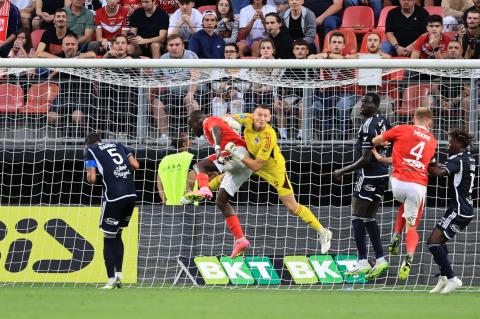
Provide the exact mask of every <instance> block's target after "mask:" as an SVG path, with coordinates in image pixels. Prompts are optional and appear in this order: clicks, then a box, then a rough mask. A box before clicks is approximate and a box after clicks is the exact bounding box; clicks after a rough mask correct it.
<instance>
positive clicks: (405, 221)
mask: <svg viewBox="0 0 480 319" xmlns="http://www.w3.org/2000/svg"><path fill="white" fill-rule="evenodd" d="M413 124H414V125H408V124H405V125H398V126H396V127H394V128H392V129H390V130H388V131H386V132H384V133H383V134H382V135H378V136H377V137H375V138H374V139H373V140H372V143H373V145H378V144H381V143H384V142H393V154H392V159H393V173H392V176H391V183H392V191H393V196H394V197H395V199H396V200H398V201H399V202H400V203H401V205H400V208H399V209H398V213H397V221H396V223H395V229H394V235H393V238H392V242H391V243H390V245H389V251H390V253H392V254H398V253H399V243H400V238H401V233H402V230H403V227H404V226H405V225H406V248H407V256H406V257H405V259H404V261H403V263H402V265H401V266H400V270H399V273H398V277H399V279H402V280H406V279H407V278H408V275H409V273H410V267H411V264H412V260H413V254H414V253H415V249H416V247H417V244H418V233H417V227H418V224H419V222H420V219H421V217H422V213H423V207H424V201H425V194H426V191H427V185H428V165H429V164H430V162H431V160H432V158H433V156H434V155H435V150H436V148H437V140H436V139H435V137H434V136H433V135H432V134H431V133H430V131H429V130H430V129H431V128H432V125H433V113H432V111H431V110H429V109H427V108H424V107H420V108H418V109H417V110H416V111H415V115H414V117H413Z"/></svg>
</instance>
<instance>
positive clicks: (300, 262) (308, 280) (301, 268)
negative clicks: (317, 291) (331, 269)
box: [283, 256, 318, 285]
mask: <svg viewBox="0 0 480 319" xmlns="http://www.w3.org/2000/svg"><path fill="white" fill-rule="evenodd" d="M283 263H284V264H285V266H286V267H287V269H288V271H289V272H290V275H291V276H292V278H293V281H294V282H295V283H296V284H298V285H303V284H316V283H318V279H317V276H315V272H314V271H313V269H312V267H311V266H310V263H309V262H308V258H307V257H305V256H285V257H284V258H283Z"/></svg>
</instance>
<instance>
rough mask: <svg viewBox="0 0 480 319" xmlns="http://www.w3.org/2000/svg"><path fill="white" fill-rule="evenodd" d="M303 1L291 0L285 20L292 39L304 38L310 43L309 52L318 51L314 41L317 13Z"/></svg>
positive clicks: (284, 15) (285, 13) (284, 16)
mask: <svg viewBox="0 0 480 319" xmlns="http://www.w3.org/2000/svg"><path fill="white" fill-rule="evenodd" d="M303 3H304V0H289V1H288V4H289V5H290V8H289V9H287V10H286V11H285V12H284V13H283V15H282V17H283V21H285V27H286V28H287V29H288V31H289V32H290V36H291V37H292V39H294V40H296V39H304V40H305V41H307V43H308V48H309V52H310V53H317V48H316V47H315V43H314V41H315V35H316V34H317V22H316V18H315V13H313V11H312V10H310V9H308V8H306V7H304V6H303Z"/></svg>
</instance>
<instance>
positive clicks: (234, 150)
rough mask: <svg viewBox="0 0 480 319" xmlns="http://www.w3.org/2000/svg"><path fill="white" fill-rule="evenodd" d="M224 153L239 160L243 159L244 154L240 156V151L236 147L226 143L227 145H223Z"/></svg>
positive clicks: (233, 144)
mask: <svg viewBox="0 0 480 319" xmlns="http://www.w3.org/2000/svg"><path fill="white" fill-rule="evenodd" d="M225 151H227V152H229V153H230V154H232V156H234V157H236V158H238V159H239V160H243V158H244V157H245V154H242V152H240V150H239V149H238V148H237V145H235V143H233V142H228V143H227V145H225Z"/></svg>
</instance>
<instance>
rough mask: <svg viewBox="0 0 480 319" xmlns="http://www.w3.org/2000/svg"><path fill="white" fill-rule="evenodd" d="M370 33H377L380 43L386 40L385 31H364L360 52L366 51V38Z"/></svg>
mask: <svg viewBox="0 0 480 319" xmlns="http://www.w3.org/2000/svg"><path fill="white" fill-rule="evenodd" d="M371 33H378V34H379V35H380V43H382V42H383V41H385V40H387V36H386V35H385V32H382V31H378V30H375V31H372V32H368V33H365V35H364V36H363V39H362V44H361V45H360V51H359V52H360V53H368V50H367V38H368V35H370V34H371Z"/></svg>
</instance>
